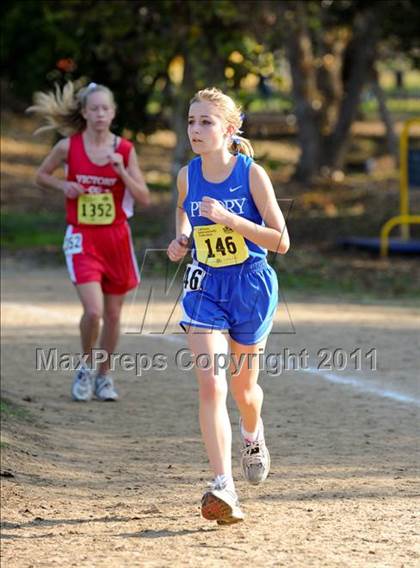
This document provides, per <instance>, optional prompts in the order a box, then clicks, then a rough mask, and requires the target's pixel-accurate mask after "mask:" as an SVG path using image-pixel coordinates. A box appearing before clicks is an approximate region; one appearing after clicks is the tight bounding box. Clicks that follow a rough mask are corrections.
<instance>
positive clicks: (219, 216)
mask: <svg viewBox="0 0 420 568" xmlns="http://www.w3.org/2000/svg"><path fill="white" fill-rule="evenodd" d="M201 215H202V216H203V217H207V219H210V221H213V222H214V223H221V224H222V225H226V224H227V220H228V219H229V216H230V215H231V213H229V211H228V210H227V209H225V207H223V205H222V204H221V203H219V202H218V201H217V200H216V199H213V198H212V197H207V196H205V197H203V200H202V202H201Z"/></svg>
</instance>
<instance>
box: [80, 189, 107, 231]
mask: <svg viewBox="0 0 420 568" xmlns="http://www.w3.org/2000/svg"><path fill="white" fill-rule="evenodd" d="M114 220H115V203H114V196H113V195H112V193H84V194H83V195H80V196H79V198H78V200H77V222H78V223H83V224H85V225H111V223H113V222H114Z"/></svg>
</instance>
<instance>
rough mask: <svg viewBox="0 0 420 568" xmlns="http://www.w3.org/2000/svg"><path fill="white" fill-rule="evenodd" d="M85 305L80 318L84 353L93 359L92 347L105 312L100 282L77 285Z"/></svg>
mask: <svg viewBox="0 0 420 568" xmlns="http://www.w3.org/2000/svg"><path fill="white" fill-rule="evenodd" d="M76 289H77V293H78V295H79V298H80V301H81V302H82V306H83V315H82V318H81V320H80V337H81V342H82V349H83V353H84V354H85V355H87V357H88V360H90V361H91V357H92V349H93V348H94V346H95V343H96V340H97V339H98V335H99V326H100V321H101V318H102V314H103V305H104V295H103V293H102V289H101V285H100V284H99V282H88V283H87V284H79V285H78V286H76Z"/></svg>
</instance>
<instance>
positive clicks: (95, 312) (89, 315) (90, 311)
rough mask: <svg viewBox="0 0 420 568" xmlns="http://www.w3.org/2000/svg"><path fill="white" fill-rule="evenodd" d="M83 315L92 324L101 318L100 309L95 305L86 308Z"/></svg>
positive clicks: (97, 322)
mask: <svg viewBox="0 0 420 568" xmlns="http://www.w3.org/2000/svg"><path fill="white" fill-rule="evenodd" d="M83 317H84V318H85V320H87V321H88V322H89V323H90V324H92V325H93V324H99V322H100V321H101V318H102V310H101V309H100V308H95V307H91V308H86V309H85V311H84V313H83Z"/></svg>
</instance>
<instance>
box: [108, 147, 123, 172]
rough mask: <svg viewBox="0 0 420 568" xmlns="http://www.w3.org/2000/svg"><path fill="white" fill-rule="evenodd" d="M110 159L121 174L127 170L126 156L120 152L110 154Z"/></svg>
mask: <svg viewBox="0 0 420 568" xmlns="http://www.w3.org/2000/svg"><path fill="white" fill-rule="evenodd" d="M108 160H109V162H110V164H111V165H112V167H113V168H114V170H115V171H116V172H117V174H118V175H119V176H122V174H123V173H124V172H125V166H124V158H123V157H122V155H121V154H118V152H112V153H111V154H108Z"/></svg>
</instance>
